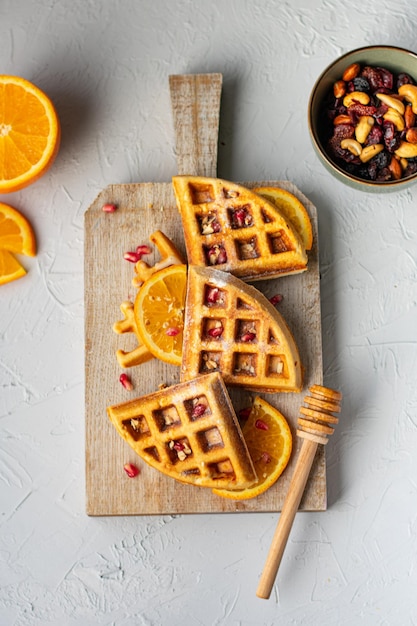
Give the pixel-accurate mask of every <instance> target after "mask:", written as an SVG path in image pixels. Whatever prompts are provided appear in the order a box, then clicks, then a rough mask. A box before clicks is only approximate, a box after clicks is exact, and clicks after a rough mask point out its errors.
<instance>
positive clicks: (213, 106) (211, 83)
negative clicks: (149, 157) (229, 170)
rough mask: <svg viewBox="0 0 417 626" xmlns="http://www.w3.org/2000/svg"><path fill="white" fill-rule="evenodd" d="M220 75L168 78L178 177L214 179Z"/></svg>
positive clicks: (184, 75) (177, 75)
mask: <svg viewBox="0 0 417 626" xmlns="http://www.w3.org/2000/svg"><path fill="white" fill-rule="evenodd" d="M222 81H223V77H222V75H221V74H175V75H171V76H170V77H169V87H170V93H171V105H172V114H173V118H174V132H175V149H176V156H177V167H178V174H187V175H192V176H209V177H213V178H216V176H217V146H218V137H219V119H220V96H221V89H222Z"/></svg>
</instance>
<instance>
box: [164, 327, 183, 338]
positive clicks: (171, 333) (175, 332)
mask: <svg viewBox="0 0 417 626" xmlns="http://www.w3.org/2000/svg"><path fill="white" fill-rule="evenodd" d="M179 332H180V329H179V328H177V327H176V326H171V327H170V328H167V329H166V331H165V334H166V335H168V337H175V336H176V335H178V334H179Z"/></svg>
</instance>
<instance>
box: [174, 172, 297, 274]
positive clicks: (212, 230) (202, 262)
mask: <svg viewBox="0 0 417 626" xmlns="http://www.w3.org/2000/svg"><path fill="white" fill-rule="evenodd" d="M172 181H173V187H174V192H175V197H176V201H177V206H178V210H179V212H180V214H181V218H182V223H183V229H184V237H185V245H186V249H187V255H188V262H189V263H190V264H191V265H198V266H200V267H215V268H216V269H220V270H222V271H227V272H231V273H232V274H234V275H235V276H238V277H240V278H242V279H243V280H245V281H249V282H251V281H255V280H262V279H265V278H274V277H278V276H284V275H286V274H294V273H298V272H303V271H305V270H306V269H307V262H308V258H307V254H306V251H305V248H304V246H303V243H302V241H301V238H300V236H299V235H298V233H297V232H296V230H295V228H294V227H293V226H292V225H291V223H290V222H289V220H288V219H287V218H286V217H284V215H283V214H282V213H281V212H280V211H279V210H278V209H277V208H276V206H275V205H274V204H272V203H271V202H268V200H266V199H265V198H263V197H262V196H260V195H258V194H256V193H254V192H253V191H250V190H249V189H246V188H245V187H242V186H241V185H237V184H235V183H232V182H229V181H226V180H222V179H218V178H206V177H199V176H174V177H173V179H172Z"/></svg>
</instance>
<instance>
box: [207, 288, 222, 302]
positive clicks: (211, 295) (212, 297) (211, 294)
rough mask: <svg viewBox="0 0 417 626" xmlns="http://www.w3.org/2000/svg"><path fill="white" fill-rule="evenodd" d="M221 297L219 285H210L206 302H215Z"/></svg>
mask: <svg viewBox="0 0 417 626" xmlns="http://www.w3.org/2000/svg"><path fill="white" fill-rule="evenodd" d="M219 299H220V289H219V288H218V287H209V288H208V289H207V291H206V302H207V303H209V304H214V303H215V302H218V301H219Z"/></svg>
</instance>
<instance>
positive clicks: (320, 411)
mask: <svg viewBox="0 0 417 626" xmlns="http://www.w3.org/2000/svg"><path fill="white" fill-rule="evenodd" d="M309 391H310V394H311V395H310V396H306V397H305V398H304V404H305V405H306V406H302V407H301V408H300V413H301V414H302V416H303V417H299V418H298V423H297V426H298V429H297V436H298V437H301V438H302V439H303V443H302V446H301V450H300V454H299V456H298V459H297V463H296V466H295V470H294V474H293V476H292V479H291V483H290V486H289V488H288V493H287V496H286V498H285V502H284V505H283V507H282V511H281V515H280V518H279V521H278V525H277V527H276V530H275V534H274V537H273V539H272V544H271V547H270V549H269V553H268V556H267V559H266V563H265V566H264V569H263V572H262V575H261V578H260V581H259V584H258V589H257V591H256V595H257V596H258V597H259V598H264V599H268V598H269V596H270V594H271V590H272V587H273V585H274V582H275V578H276V576H277V573H278V568H279V565H280V563H281V559H282V555H283V553H284V550H285V546H286V544H287V540H288V537H289V534H290V531H291V527H292V524H293V521H294V518H295V514H296V513H297V510H298V507H299V505H300V501H301V498H302V495H303V493H304V489H305V486H306V483H307V479H308V477H309V474H310V470H311V466H312V464H313V460H314V457H315V455H316V452H317V448H318V446H319V444H324V445H325V444H326V443H327V442H328V436H330V435H332V434H333V432H334V428H333V425H334V424H337V423H338V421H339V419H338V418H337V417H335V416H334V415H333V413H339V412H340V408H341V407H340V403H341V399H342V394H341V393H340V392H339V391H334V390H333V389H329V388H328V387H321V386H320V385H313V386H312V387H310V389H309Z"/></svg>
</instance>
